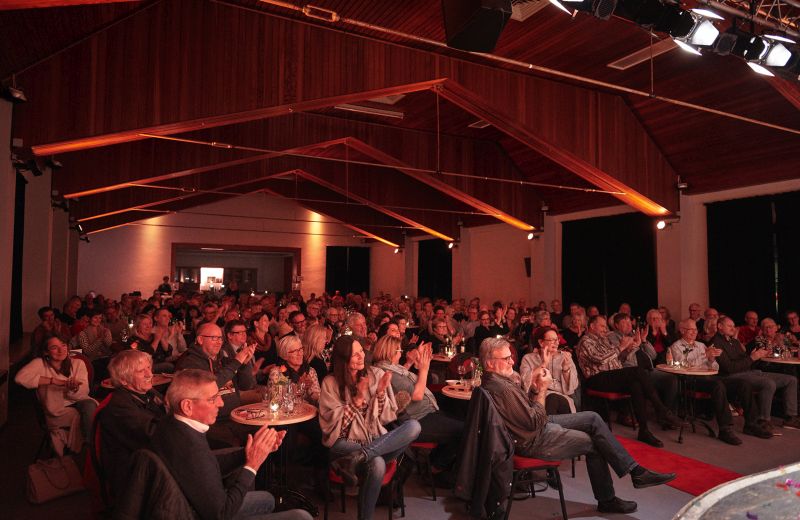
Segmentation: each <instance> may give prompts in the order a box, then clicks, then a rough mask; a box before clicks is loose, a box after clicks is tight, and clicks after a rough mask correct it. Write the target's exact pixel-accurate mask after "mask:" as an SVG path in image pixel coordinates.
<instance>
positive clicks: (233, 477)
mask: <svg viewBox="0 0 800 520" xmlns="http://www.w3.org/2000/svg"><path fill="white" fill-rule="evenodd" d="M217 330H219V328H217ZM207 332H212V333H213V331H207ZM167 402H168V403H169V407H170V410H171V412H172V415H171V416H170V417H168V418H166V419H164V420H162V421H160V423H159V425H158V426H157V427H156V430H155V433H154V434H153V438H152V445H153V449H154V451H155V452H156V453H157V454H158V455H159V456H160V457H161V459H162V460H163V461H164V463H165V465H166V466H167V468H168V469H169V472H170V473H171V474H172V476H173V478H174V479H175V480H176V481H177V483H178V485H179V486H180V488H181V491H183V494H184V496H185V497H186V499H187V500H188V502H189V504H191V506H192V508H193V509H194V510H195V511H196V512H197V516H198V517H199V518H203V519H206V518H219V519H223V518H225V519H228V518H264V519H267V518H269V519H270V520H279V519H280V520H311V515H309V514H308V513H307V512H306V511H303V510H299V509H292V510H289V511H284V512H281V513H272V510H273V509H274V507H275V498H274V497H273V496H272V495H271V494H270V493H269V492H267V491H254V487H255V486H254V484H255V477H256V471H258V468H259V467H261V465H262V464H263V463H264V461H265V460H266V459H267V457H268V456H269V455H270V454H271V453H273V452H275V451H276V450H277V449H278V447H279V446H280V445H281V442H282V441H283V436H284V435H285V433H286V432H277V431H275V430H273V429H272V428H267V427H266V426H263V427H261V429H259V430H258V431H257V432H256V433H255V434H253V435H247V442H246V445H245V447H244V448H241V449H238V450H233V451H231V450H224V452H212V451H211V449H210V448H209V443H208V442H206V438H205V437H206V432H207V431H209V427H213V425H214V424H215V423H216V421H217V414H218V412H219V409H220V408H222V406H223V402H222V398H221V396H220V393H219V389H218V388H217V380H216V379H215V378H214V376H213V375H212V374H210V373H209V372H208V371H205V370H197V369H188V370H184V371H182V372H178V373H177V374H176V375H175V379H174V380H173V381H172V384H171V385H170V387H169V390H168V391H167ZM223 475H225V478H224V480H223Z"/></svg>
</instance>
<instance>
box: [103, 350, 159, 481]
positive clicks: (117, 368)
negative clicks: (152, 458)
mask: <svg viewBox="0 0 800 520" xmlns="http://www.w3.org/2000/svg"><path fill="white" fill-rule="evenodd" d="M108 371H109V372H110V374H111V383H112V384H113V385H114V388H115V390H114V393H113V394H111V400H110V401H109V403H108V405H106V407H105V408H103V409H102V410H101V411H100V412H98V415H97V421H98V422H99V425H100V441H101V449H100V460H101V462H102V466H103V471H104V473H105V478H106V479H107V481H108V483H109V486H110V488H111V495H112V496H116V495H118V494H119V493H120V492H121V491H124V490H125V483H126V479H127V477H128V473H129V464H130V457H131V454H132V453H133V452H134V451H136V450H138V449H141V448H147V447H149V445H150V437H151V436H152V435H153V432H154V431H155V429H156V424H158V421H159V420H161V419H162V418H163V417H165V416H166V410H165V408H164V399H163V397H162V396H161V394H160V393H158V391H156V390H154V389H153V360H152V358H151V357H150V354H148V353H147V352H142V351H140V350H123V351H122V352H120V353H119V354H117V355H116V356H114V358H113V359H112V360H111V362H110V363H109V364H108Z"/></svg>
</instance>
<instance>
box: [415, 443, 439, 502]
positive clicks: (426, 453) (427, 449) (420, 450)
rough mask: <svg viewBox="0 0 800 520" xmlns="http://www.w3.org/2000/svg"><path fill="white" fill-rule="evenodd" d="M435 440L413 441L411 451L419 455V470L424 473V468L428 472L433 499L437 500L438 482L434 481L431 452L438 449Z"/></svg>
mask: <svg viewBox="0 0 800 520" xmlns="http://www.w3.org/2000/svg"><path fill="white" fill-rule="evenodd" d="M436 446H437V444H436V443H435V442H412V443H411V451H413V452H414V455H415V456H416V457H417V471H418V472H419V474H420V475H422V471H423V468H422V466H423V465H424V466H425V471H426V472H427V477H428V483H429V484H430V485H431V496H432V497H433V501H434V502H436V484H435V483H434V481H433V469H432V467H431V452H432V451H433V450H435V449H436Z"/></svg>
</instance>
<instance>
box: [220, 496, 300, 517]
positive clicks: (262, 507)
mask: <svg viewBox="0 0 800 520" xmlns="http://www.w3.org/2000/svg"><path fill="white" fill-rule="evenodd" d="M273 509H275V497H273V496H272V495H271V494H270V493H269V492H267V491H248V492H247V494H246V495H245V496H244V500H243V501H242V506H241V507H240V508H239V512H237V513H236V516H235V517H233V518H234V520H261V519H264V520H266V519H269V520H312V518H313V517H312V516H311V515H310V514H308V511H306V510H304V509H290V510H289V511H281V512H280V513H273V512H272V510H273Z"/></svg>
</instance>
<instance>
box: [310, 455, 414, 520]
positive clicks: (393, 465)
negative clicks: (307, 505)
mask: <svg viewBox="0 0 800 520" xmlns="http://www.w3.org/2000/svg"><path fill="white" fill-rule="evenodd" d="M396 472H397V461H396V460H393V461H391V462H387V463H386V473H384V474H383V481H382V482H381V488H384V487H386V486H389V507H388V509H389V520H392V509H393V507H394V497H395V495H396V494H398V493H399V494H398V496H399V498H400V516H402V517H405V516H406V504H405V499H404V497H403V488H402V487H401V488H400V489H396V487H397V483H396V482H395V480H394V474H395V473H396ZM331 484H336V485H337V486H339V489H340V497H341V501H342V513H346V512H347V511H346V510H345V494H344V490H345V483H344V480H343V479H342V477H340V476H339V474H338V473H336V472H335V471H334V470H333V469H332V468H331V467H330V466H328V481H327V489H326V490H325V510H324V511H325V512H324V520H328V503H329V502H330V501H331V498H332V497H331V488H330V485H331ZM359 507H360V504H359ZM356 518H361V511H359V512H358V515H357V516H356Z"/></svg>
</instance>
